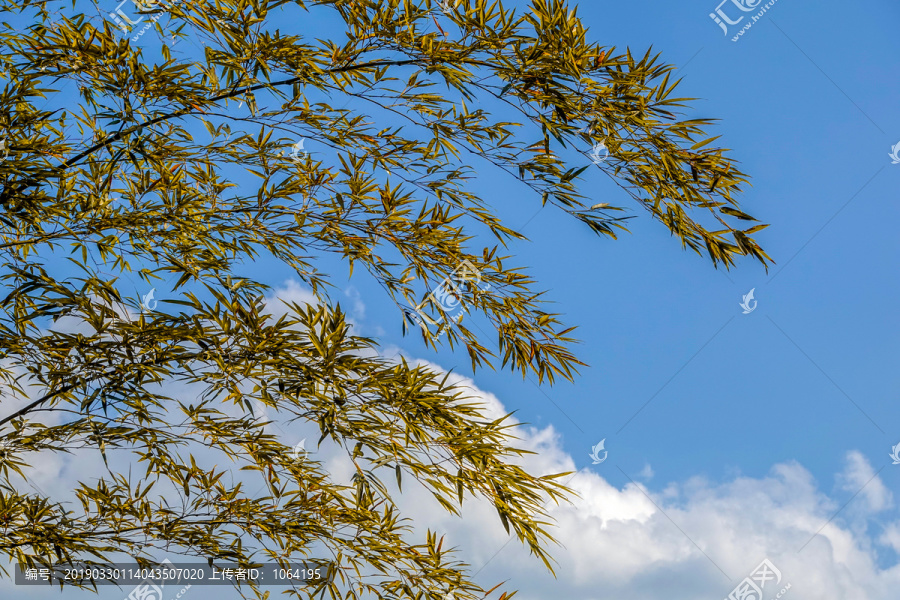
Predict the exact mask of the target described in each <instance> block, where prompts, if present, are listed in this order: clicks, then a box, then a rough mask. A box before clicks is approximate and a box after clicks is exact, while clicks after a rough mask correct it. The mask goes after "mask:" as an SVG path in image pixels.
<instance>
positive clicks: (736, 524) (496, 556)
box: [0, 282, 900, 600]
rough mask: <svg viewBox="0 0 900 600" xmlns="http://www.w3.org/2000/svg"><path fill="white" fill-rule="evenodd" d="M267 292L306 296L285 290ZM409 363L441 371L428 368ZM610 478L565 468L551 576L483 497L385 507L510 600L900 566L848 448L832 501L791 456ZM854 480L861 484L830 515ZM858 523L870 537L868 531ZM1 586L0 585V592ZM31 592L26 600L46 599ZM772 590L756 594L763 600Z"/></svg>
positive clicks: (497, 405) (831, 579) (809, 586)
mask: <svg viewBox="0 0 900 600" xmlns="http://www.w3.org/2000/svg"><path fill="white" fill-rule="evenodd" d="M277 297H278V298H290V299H293V300H296V301H298V302H310V301H314V298H313V297H312V295H311V294H309V292H308V291H306V290H304V289H303V288H301V287H300V286H299V285H296V284H293V283H291V282H288V283H287V284H286V286H285V287H284V288H281V289H280V290H279V292H278V294H277ZM411 362H417V363H418V364H422V365H427V366H429V367H431V368H433V369H440V367H439V366H438V365H435V364H433V363H428V362H427V361H421V360H420V361H411ZM450 381H451V382H453V383H455V384H457V385H464V386H467V387H469V388H471V395H472V396H473V397H474V398H476V399H478V400H479V401H481V402H483V404H484V407H485V416H486V417H487V418H491V419H493V418H498V417H500V416H502V415H505V414H506V413H507V412H508V411H507V409H506V408H505V407H504V405H503V403H502V402H501V400H500V399H499V398H498V397H497V396H496V395H495V394H493V393H490V392H488V391H484V390H481V389H479V388H477V387H476V386H475V384H474V382H473V381H472V380H471V379H469V378H466V377H464V376H462V375H459V374H451V375H450ZM306 425H307V424H299V423H295V424H294V425H292V426H291V427H289V428H287V429H288V431H289V434H287V435H286V437H290V438H291V439H290V440H286V441H288V443H293V442H296V441H297V440H298V439H301V438H303V437H306V438H307V449H309V450H314V451H315V450H317V449H316V447H315V442H314V440H316V439H318V437H317V435H316V434H315V432H314V431H313V429H314V426H311V425H310V426H309V427H307V426H306ZM518 434H519V436H520V438H521V439H520V440H519V442H518V443H517V446H519V447H522V448H525V449H528V450H531V451H533V452H535V454H533V455H528V456H526V457H524V458H523V459H521V461H520V462H522V463H523V464H525V465H526V466H527V467H528V469H529V470H530V471H531V472H533V473H536V474H547V473H555V472H561V471H574V470H575V468H576V460H575V459H574V458H573V457H572V456H571V455H569V454H568V453H567V452H566V451H565V450H564V448H563V444H562V442H563V440H562V439H561V436H560V434H559V432H558V431H556V430H555V429H554V428H553V427H552V426H547V427H543V428H534V427H523V428H521V429H520V430H518ZM310 457H311V458H315V459H318V460H322V461H323V462H324V463H325V464H326V465H327V468H328V470H329V471H330V472H331V474H332V476H333V477H335V479H337V480H348V479H349V478H350V477H351V476H352V473H353V469H352V465H351V464H350V462H349V460H348V459H347V457H346V453H345V452H344V451H343V450H342V449H340V448H338V447H335V446H334V445H331V444H326V445H323V447H322V448H321V449H318V451H317V453H316V454H313V455H311V456H310ZM585 458H586V457H585ZM579 462H580V463H582V464H584V463H585V462H586V461H585V460H580V461H579ZM100 468H102V467H99V465H98V458H97V457H96V456H93V457H91V460H90V461H84V462H82V460H81V457H78V459H77V460H76V459H75V457H60V458H58V459H54V460H52V461H51V462H47V463H44V464H43V465H42V468H40V469H39V471H40V474H39V475H38V484H39V485H40V486H41V487H42V488H43V487H44V486H47V488H48V489H46V491H48V492H51V493H56V492H61V491H62V490H63V489H64V488H65V487H66V486H70V485H72V483H73V482H74V481H77V480H78V479H85V478H89V475H88V473H89V472H90V471H93V472H95V473H96V472H99V471H100ZM616 474H619V475H621V474H620V473H619V472H618V470H617V469H615V464H614V462H613V461H607V462H606V463H604V464H603V466H600V467H592V468H587V469H582V470H580V471H577V472H576V473H575V475H574V477H573V478H572V479H571V480H570V481H569V482H568V485H569V486H570V487H572V488H573V489H574V490H575V491H576V492H577V494H578V497H576V498H573V502H572V504H571V505H563V506H560V507H554V508H553V510H552V511H551V514H552V515H553V517H554V518H555V519H556V521H557V527H556V528H555V529H554V530H553V535H554V536H555V537H556V538H557V539H558V541H559V542H560V546H558V547H556V548H554V549H553V555H554V557H555V559H556V560H557V568H556V571H557V578H555V579H554V578H553V577H552V576H551V575H550V574H548V573H547V572H546V571H545V570H544V568H543V567H542V565H541V564H540V562H539V561H537V559H534V558H533V557H530V556H529V555H528V552H527V550H525V549H524V548H523V547H522V546H521V544H519V542H518V541H515V540H514V541H512V542H510V543H508V544H507V542H508V541H509V537H508V536H507V535H506V533H505V531H504V530H503V527H502V526H501V524H500V520H499V518H498V517H497V514H496V511H495V510H494V509H493V507H491V506H490V505H489V504H488V503H486V502H484V501H467V502H466V504H465V506H464V509H463V514H462V517H456V516H453V515H451V514H449V513H447V512H446V511H444V510H443V509H441V508H440V506H439V505H438V504H437V503H436V502H435V501H434V500H433V499H432V498H431V496H430V495H429V494H428V493H427V492H425V491H424V490H423V489H422V488H421V487H417V486H415V485H412V484H411V482H409V483H407V482H406V481H405V480H404V488H403V489H404V492H403V494H402V495H399V496H398V497H397V499H398V501H399V503H400V505H401V509H402V510H403V512H404V515H405V516H408V517H410V518H411V519H412V523H413V524H414V527H415V530H416V532H417V535H420V536H423V537H424V531H425V529H426V528H427V527H430V528H432V529H434V530H436V531H438V532H442V533H445V534H446V535H447V544H448V545H450V546H455V547H457V548H458V549H459V550H460V554H459V555H458V558H460V559H462V560H464V561H466V562H468V563H469V564H470V565H471V566H472V569H473V571H477V570H481V568H482V567H484V566H485V565H487V566H486V567H484V569H483V570H481V571H480V573H479V574H478V576H477V579H478V580H479V581H480V582H481V583H482V584H483V585H485V586H486V587H492V586H493V585H495V584H496V583H498V582H500V581H508V583H507V584H506V586H504V588H503V589H518V590H520V591H519V594H518V595H517V596H516V597H517V598H521V600H537V599H543V598H547V597H561V598H566V599H571V600H594V599H600V598H613V597H628V598H629V600H670V599H671V598H679V600H682V599H684V600H719V599H721V598H725V597H727V595H728V593H729V592H730V591H731V590H732V589H733V588H734V586H735V585H736V584H737V583H738V582H739V581H740V580H741V579H743V578H744V577H745V576H747V575H749V574H750V572H751V571H752V570H753V569H754V568H755V567H756V566H757V565H758V564H759V563H760V562H761V561H762V559H763V558H769V559H771V560H772V562H773V563H774V564H775V565H776V566H777V567H778V568H779V569H780V570H781V572H782V574H783V581H782V582H781V585H782V586H783V585H784V584H786V583H790V584H791V590H790V591H789V592H788V594H787V595H786V596H785V598H786V600H791V598H796V599H797V600H800V599H818V598H829V599H830V598H865V599H866V600H893V599H894V598H896V589H898V587H900V566H898V565H896V564H894V565H887V566H886V565H885V563H884V559H883V557H881V558H880V559H879V553H880V554H884V553H885V552H887V553H888V554H891V553H892V552H894V553H900V521H896V520H894V521H891V520H889V519H888V520H884V519H887V517H890V518H893V515H891V514H890V513H887V512H886V511H887V510H888V509H889V508H891V507H892V506H893V500H892V496H891V494H890V491H889V490H888V489H887V487H886V486H885V484H884V482H883V481H882V480H881V478H880V476H878V475H877V474H876V472H875V470H874V469H873V468H872V466H871V464H870V463H869V462H868V460H867V459H866V458H865V456H864V455H862V454H861V453H859V452H855V451H854V452H850V453H848V455H847V457H846V466H845V468H844V469H843V471H842V472H841V473H839V474H837V482H838V490H840V496H839V497H835V498H832V497H830V496H829V495H828V494H826V493H824V492H823V491H821V489H820V484H819V483H818V482H817V481H816V480H815V479H814V478H813V476H812V475H811V473H810V472H809V471H808V470H807V469H806V468H804V467H803V466H802V465H800V464H799V463H797V462H785V463H780V464H776V465H773V466H772V468H771V470H770V472H769V473H768V474H767V475H765V476H763V477H745V476H736V477H734V478H732V479H731V480H729V481H725V482H713V481H709V480H707V479H704V478H701V477H695V478H691V479H688V480H686V481H680V482H660V483H659V484H658V485H656V486H654V487H653V488H652V489H651V488H648V487H647V484H646V483H632V482H630V481H628V480H627V479H626V478H625V477H617V476H616ZM630 475H631V477H632V479H633V480H634V481H638V480H641V481H644V482H646V481H648V480H649V479H650V478H652V477H653V470H652V468H651V467H650V465H645V466H644V468H643V469H642V470H641V471H640V472H638V473H636V474H630ZM623 481H624V484H623V483H622V482H623ZM863 485H865V489H863V491H861V492H859V494H858V495H857V497H856V498H855V499H853V500H852V501H851V502H850V504H849V505H848V506H847V507H846V508H844V509H843V510H841V509H842V507H843V505H844V504H845V503H846V502H847V500H848V499H850V496H852V494H854V493H856V492H858V491H859V490H860V489H861V488H863ZM620 486H621V487H620ZM839 511H840V512H839ZM836 513H838V515H837V517H835V514H836ZM876 518H880V519H882V520H883V521H880V522H878V523H877V524H878V527H868V526H866V524H871V523H873V522H874V521H875V519H876ZM860 524H862V526H861V525H860ZM870 529H871V530H876V531H877V533H876V534H870V533H868V532H869V530H870ZM3 589H7V588H5V586H4V585H0V590H3ZM779 589H780V588H779ZM32 590H34V588H30V589H29V590H28V592H27V593H28V595H33V597H44V596H40V595H39V594H37V591H36V590H35V591H34V592H32ZM17 591H18V590H17ZM23 591H24V590H23ZM777 591H778V590H777V589H772V590H771V593H770V589H769V588H766V595H765V596H764V598H765V600H769V598H771V597H774V595H775V593H776V592H777ZM214 594H215V588H210V589H208V590H204V589H203V588H197V589H196V590H192V591H191V597H194V598H196V600H207V599H208V598H209V599H211V598H213V597H214ZM47 597H49V596H47Z"/></svg>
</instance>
